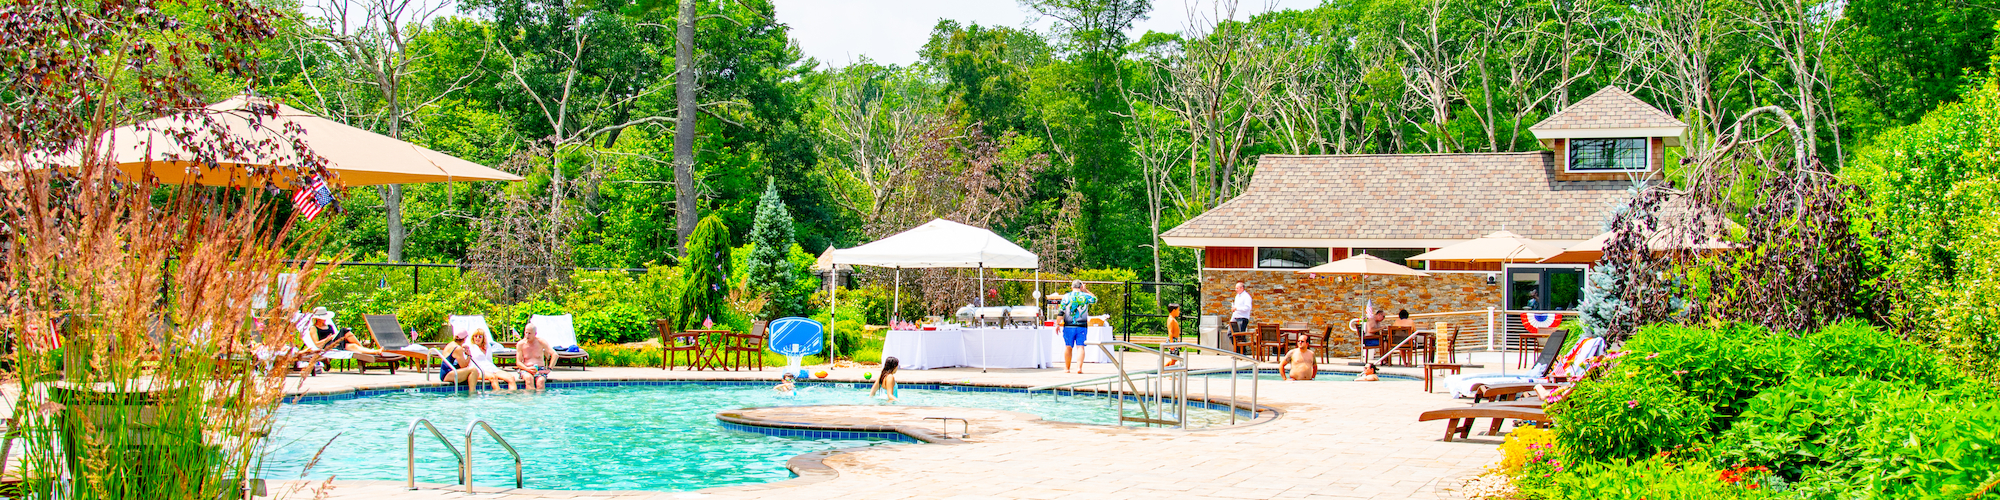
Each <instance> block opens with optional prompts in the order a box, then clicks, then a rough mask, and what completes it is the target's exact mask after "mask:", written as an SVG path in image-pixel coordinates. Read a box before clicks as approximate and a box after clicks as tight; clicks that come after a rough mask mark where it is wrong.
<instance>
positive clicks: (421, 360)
mask: <svg viewBox="0 0 2000 500" xmlns="http://www.w3.org/2000/svg"><path fill="white" fill-rule="evenodd" d="M361 319H362V321H364V322H367V323H368V336H370V337H374V338H375V346H376V347H380V348H382V351H383V352H389V353H395V354H397V355H400V356H403V357H405V358H409V359H410V360H411V361H415V362H416V363H417V367H418V368H421V369H422V371H425V372H428V371H430V361H431V360H433V359H437V358H438V357H439V356H442V355H444V353H443V352H442V351H438V350H437V349H432V348H429V347H425V346H424V345H423V344H418V343H416V342H413V341H411V339H410V336H409V334H407V333H404V330H403V323H402V322H401V321H398V320H396V315H394V314H366V315H362V316H361Z"/></svg>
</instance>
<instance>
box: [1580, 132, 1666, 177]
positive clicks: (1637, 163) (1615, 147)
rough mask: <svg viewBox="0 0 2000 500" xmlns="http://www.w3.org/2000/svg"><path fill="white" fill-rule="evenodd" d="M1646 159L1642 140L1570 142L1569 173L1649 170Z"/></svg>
mask: <svg viewBox="0 0 2000 500" xmlns="http://www.w3.org/2000/svg"><path fill="white" fill-rule="evenodd" d="M1647 156H1648V155H1647V151H1646V139H1644V138H1639V139H1570V140H1569V170H1570V171H1571V172H1584V171H1613V172H1615V171H1634V170H1636V171H1645V170H1651V166H1650V165H1649V164H1648V162H1647V161H1646V157H1647Z"/></svg>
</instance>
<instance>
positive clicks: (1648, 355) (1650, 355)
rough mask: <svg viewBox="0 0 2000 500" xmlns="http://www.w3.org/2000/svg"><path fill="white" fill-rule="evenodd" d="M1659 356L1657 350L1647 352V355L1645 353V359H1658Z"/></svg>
mask: <svg viewBox="0 0 2000 500" xmlns="http://www.w3.org/2000/svg"><path fill="white" fill-rule="evenodd" d="M1659 357H1660V353H1657V352H1656V353H1652V354H1647V355H1646V359H1658V358H1659Z"/></svg>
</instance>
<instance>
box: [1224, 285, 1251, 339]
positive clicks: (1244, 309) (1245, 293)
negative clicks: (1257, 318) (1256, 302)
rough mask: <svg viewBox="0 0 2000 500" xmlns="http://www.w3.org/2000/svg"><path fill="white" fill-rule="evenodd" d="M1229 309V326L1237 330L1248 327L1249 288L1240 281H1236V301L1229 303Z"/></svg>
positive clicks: (1244, 329) (1240, 330)
mask: <svg viewBox="0 0 2000 500" xmlns="http://www.w3.org/2000/svg"><path fill="white" fill-rule="evenodd" d="M1229 310H1230V313H1229V326H1230V328H1232V329H1233V330H1234V331H1238V332H1242V331H1247V330H1249V329H1250V289H1249V288H1245V287H1244V286H1243V282H1241V281H1238V282H1236V301H1235V302H1233V303H1231V304H1230V307H1229Z"/></svg>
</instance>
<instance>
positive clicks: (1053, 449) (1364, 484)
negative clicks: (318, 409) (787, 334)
mask: <svg viewBox="0 0 2000 500" xmlns="http://www.w3.org/2000/svg"><path fill="white" fill-rule="evenodd" d="M1490 364H1491V363H1490ZM1195 365H1196V367H1198V368H1200V367H1209V366H1225V365H1226V362H1224V361H1222V360H1221V359H1220V358H1215V357H1208V356H1202V357H1198V358H1197V359H1196V362H1195ZM1332 368H1334V369H1347V368H1348V367H1346V366H1344V365H1342V364H1338V363H1337V364H1335V365H1334V366H1332ZM863 371H864V370H863V369H860V368H847V369H834V370H833V372H834V378H836V379H851V380H859V379H860V374H861V373H862V372H863ZM1088 371H1089V372H1090V375H1083V376H1079V375H1074V374H1063V373H1061V372H1060V371H1059V370H991V371H989V372H987V373H981V372H980V370H977V369H944V370H922V371H918V370H909V371H904V372H903V373H902V374H900V375H899V379H900V380H901V381H903V382H905V383H912V382H961V383H962V382H972V383H981V384H1005V385H1014V386H1023V387H1026V386H1033V385H1040V384H1047V383H1055V382H1065V381H1071V380H1078V379H1081V378H1086V377H1092V376H1096V375H1098V374H1111V373H1113V372H1112V369H1111V367H1110V366H1108V365H1091V366H1090V367H1089V369H1088ZM1385 373H1407V372H1400V371H1397V370H1393V369H1392V370H1389V371H1385ZM752 377H755V378H770V379H775V378H776V377H777V372H776V369H771V370H766V371H763V372H688V371H683V370H674V371H662V370H659V369H656V368H655V369H647V368H591V369H589V370H588V371H574V370H562V371H558V372H557V374H556V375H555V379H557V380H588V379H657V378H676V379H720V378H752ZM420 382H421V379H420V378H419V376H417V375H409V374H402V375H394V376H391V375H375V374H371V375H355V374H333V375H322V376H318V377H312V378H311V379H309V380H307V381H306V382H305V383H304V384H303V390H306V391H312V392H318V391H338V390H345V389H347V388H354V387H364V388H365V387H379V386H394V385H405V384H412V383H420ZM1260 396H1261V400H1260V401H1259V402H1260V403H1261V404H1264V405H1267V406H1271V407H1275V408H1278V409H1280V410H1282V412H1283V413H1282V415H1280V416H1279V417H1277V418H1276V419H1271V420H1269V421H1267V422H1261V423H1257V424H1254V425H1246V426H1239V427H1229V428H1219V429H1210V430H1195V431H1178V430H1165V429H1142V428H1116V427H1108V426H1091V425H1080V424H1066V423H1050V422H1042V421H1039V420H1038V419H1030V418H1025V416H1020V415H1006V414H1004V413H1005V412H995V411H990V410H972V409H964V410H954V411H952V412H951V413H953V414H952V415H950V416H963V417H967V418H968V419H970V420H971V427H972V433H973V435H972V436H971V437H970V438H967V439H966V440H965V441H966V443H965V444H912V445H891V446H878V447H873V448H867V449H863V450H858V451H853V452H842V453H836V454H833V455H832V456H830V457H827V458H825V459H824V463H825V465H827V466H829V467H831V468H832V469H833V470H834V471H835V472H836V474H814V475H810V476H809V477H803V478H799V479H793V480H790V481H781V482H777V483H770V484H764V485H752V486H739V487H729V488H717V489H710V490H703V491H700V492H677V493H660V492H592V491H551V490H505V489H501V488H499V486H500V485H483V487H481V488H480V491H481V492H480V493H478V494H476V495H474V496H476V497H479V498H502V499H515V498H520V499H527V498H588V497H614V496H615V497H624V498H657V499H678V498H786V499H819V498H827V499H831V498H867V499H870V500H889V499H898V498H959V499H977V498H1030V499H1066V498H1161V497H1163V496H1165V497H1172V498H1379V499H1388V498H1398V499H1400V498H1451V497H1455V494H1454V493H1453V492H1452V491H1451V490H1452V489H1454V488H1456V487H1457V485H1458V480H1459V479H1460V478H1463V477H1465V476H1466V475H1468V474H1473V473H1476V472H1478V471H1479V470H1480V469H1481V468H1482V467H1484V466H1485V465H1486V464H1488V463H1490V462H1492V461H1493V460H1495V459H1496V458H1497V454H1496V451H1495V446H1494V445H1495V444H1497V443H1498V441H1499V439H1498V438H1497V437H1488V436H1474V437H1475V439H1474V440H1471V441H1458V442H1451V443H1445V442H1442V441H1439V437H1440V436H1441V433H1442V430H1443V429H1441V427H1442V426H1443V424H1441V423H1439V422H1423V423H1419V422H1417V421H1416V419H1417V414H1418V413H1421V412H1423V411H1425V410H1431V409H1436V408H1441V407H1446V406H1451V405H1459V404H1463V403H1462V402H1459V401H1455V400H1453V399H1451V398H1450V397H1449V396H1447V395H1445V394H1441V393H1440V394H1426V393H1424V392H1423V382H1421V381H1405V380H1385V381H1381V382H1271V381H1265V382H1264V383H1263V384H1262V385H1261V395H1260ZM877 408H878V407H847V408H842V409H829V410H826V412H827V415H822V416H818V417H817V418H823V419H826V420H828V421H838V422H842V423H856V422H863V421H869V420H874V421H880V422H889V423H898V424H908V420H909V419H920V417H916V416H913V415H911V414H908V412H901V413H899V412H897V411H896V410H895V409H894V408H890V409H889V410H887V411H880V410H878V409H877ZM792 416H794V417H796V416H798V414H797V413H793V414H792ZM924 416H940V415H939V414H937V413H935V412H925V414H924ZM899 419H900V420H899ZM916 425H923V424H916ZM929 425H931V426H935V425H936V424H935V421H932V423H930V424H929ZM953 428H954V429H955V428H957V425H956V424H954V425H953ZM392 455H393V456H394V457H396V458H400V455H401V454H400V453H395V454H392ZM529 486H530V487H533V486H535V485H529ZM439 488H442V485H428V486H427V487H425V488H422V489H419V490H416V491H411V490H408V489H406V488H405V487H404V486H403V484H402V483H401V482H393V481H339V480H336V481H334V482H332V483H331V487H329V488H326V489H325V491H324V493H325V494H326V495H327V498H332V499H363V498H370V499H373V498H382V499H434V498H462V497H465V496H466V495H465V493H464V492H463V491H462V490H444V489H439ZM271 489H272V492H273V493H281V492H284V491H294V493H293V494H292V496H295V497H300V496H311V494H312V493H313V491H314V490H318V489H320V486H319V483H311V484H307V483H301V482H292V483H273V484H272V485H271Z"/></svg>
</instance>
